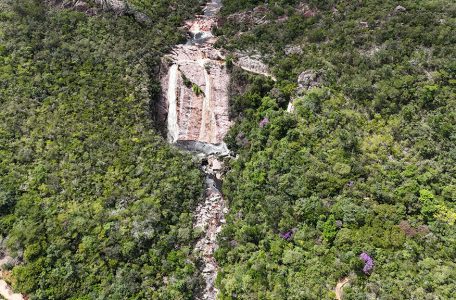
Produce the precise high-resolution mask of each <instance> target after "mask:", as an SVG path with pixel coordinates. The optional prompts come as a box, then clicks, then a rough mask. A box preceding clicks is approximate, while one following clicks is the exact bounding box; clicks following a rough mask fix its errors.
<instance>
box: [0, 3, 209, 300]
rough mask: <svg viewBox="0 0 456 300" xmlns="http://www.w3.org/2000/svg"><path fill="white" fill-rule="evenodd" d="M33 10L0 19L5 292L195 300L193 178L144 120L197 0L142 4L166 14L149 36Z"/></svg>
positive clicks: (188, 163) (127, 25)
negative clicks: (161, 70) (180, 25)
mask: <svg viewBox="0 0 456 300" xmlns="http://www.w3.org/2000/svg"><path fill="white" fill-rule="evenodd" d="M41 2H42V1H29V0H22V1H14V7H9V6H8V7H7V9H2V10H1V12H0V235H1V236H0V240H3V238H4V237H7V239H6V242H4V243H3V244H2V245H1V247H2V248H4V247H7V248H8V251H9V252H10V254H12V255H13V256H17V257H19V259H21V260H22V262H23V263H22V264H20V265H19V266H16V267H14V269H13V276H14V278H15V285H14V288H15V290H18V291H21V292H23V293H26V294H28V295H29V296H30V299H193V298H194V293H195V291H196V290H197V289H198V288H199V287H200V286H201V282H200V277H199V274H198V271H197V268H196V266H195V261H194V258H193V257H192V255H191V249H192V248H193V246H192V244H193V242H194V240H195V234H194V233H193V231H192V215H191V212H192V211H193V209H194V207H195V205H196V203H197V201H198V200H199V199H200V198H201V196H202V190H203V188H202V187H203V182H202V178H201V174H200V171H199V170H198V169H197V166H196V165H195V163H193V162H192V160H191V158H190V156H185V155H183V154H180V153H178V152H177V151H176V150H173V149H171V147H169V146H168V145H167V144H166V142H165V141H163V139H162V138H161V137H159V136H158V135H157V134H156V133H154V131H153V130H152V124H151V118H150V114H151V111H150V107H152V105H151V103H150V99H155V98H156V96H157V93H158V92H159V83H158V82H156V81H155V80H156V78H157V77H158V76H157V74H156V72H157V70H158V65H159V64H158V62H159V58H160V57H161V56H162V54H163V52H164V51H166V50H167V49H169V46H171V45H173V44H176V43H177V42H178V41H180V40H181V39H182V34H181V33H180V32H179V31H177V30H176V28H175V24H176V22H177V21H176V18H177V17H179V18H182V17H181V16H190V14H192V9H191V7H192V6H193V5H194V3H193V1H187V0H185V1H173V2H172V3H170V2H169V1H149V2H148V3H151V5H153V7H154V9H155V8H157V9H158V10H157V11H161V12H162V13H163V14H164V15H165V16H166V18H164V17H162V18H160V19H159V20H155V22H154V24H153V25H151V26H150V27H144V26H140V25H139V24H137V23H136V22H135V21H134V20H133V19H132V18H131V17H114V16H111V15H108V14H106V15H99V16H97V17H88V16H86V15H84V14H82V13H77V12H73V11H68V10H60V11H58V10H53V9H49V8H48V7H45V6H43V5H42V4H40V3H41ZM176 3H177V4H179V5H177V6H171V5H174V4H176ZM3 8H5V7H3ZM165 12H166V14H165ZM0 250H4V249H0Z"/></svg>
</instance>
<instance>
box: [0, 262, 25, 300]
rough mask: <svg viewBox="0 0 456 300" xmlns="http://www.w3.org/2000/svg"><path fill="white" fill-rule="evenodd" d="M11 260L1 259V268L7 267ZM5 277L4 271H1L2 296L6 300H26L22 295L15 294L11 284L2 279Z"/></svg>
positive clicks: (0, 293) (0, 288)
mask: <svg viewBox="0 0 456 300" xmlns="http://www.w3.org/2000/svg"><path fill="white" fill-rule="evenodd" d="M10 259H11V257H8V256H7V257H4V258H2V259H0V268H1V267H2V266H3V265H5V264H6V263H7V262H8V261H9V260H10ZM3 277H4V273H3V271H2V270H0V295H1V296H2V297H3V298H5V299H6V300H24V299H25V298H24V296H22V294H18V293H14V292H13V290H12V288H11V287H10V286H9V284H8V283H7V282H6V281H5V280H3V279H2V278H3Z"/></svg>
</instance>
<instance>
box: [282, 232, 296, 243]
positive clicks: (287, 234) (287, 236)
mask: <svg viewBox="0 0 456 300" xmlns="http://www.w3.org/2000/svg"><path fill="white" fill-rule="evenodd" d="M293 233H294V232H293V230H289V231H287V232H283V233H280V234H279V236H280V237H281V238H283V239H284V240H287V241H289V240H291V238H292V237H293Z"/></svg>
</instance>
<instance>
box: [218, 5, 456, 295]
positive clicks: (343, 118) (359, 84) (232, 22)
mask: <svg viewBox="0 0 456 300" xmlns="http://www.w3.org/2000/svg"><path fill="white" fill-rule="evenodd" d="M222 14H223V19H222V22H221V23H222V24H223V25H222V26H221V27H220V28H218V30H217V33H218V34H219V35H220V36H221V38H220V40H219V45H223V47H225V48H227V49H229V50H231V51H243V52H246V53H250V54H260V55H261V56H262V57H263V58H264V59H265V61H266V62H267V63H268V64H269V65H270V66H271V68H272V70H273V73H274V75H275V76H276V77H277V82H273V81H271V80H267V79H265V78H261V77H257V76H252V75H249V74H246V73H243V72H242V71H240V70H236V68H234V69H233V71H232V75H233V82H232V89H231V93H232V104H231V105H232V115H233V116H234V117H235V118H236V125H235V126H234V127H233V128H232V130H231V132H230V134H229V136H228V137H227V139H226V140H227V143H228V144H229V147H230V149H232V150H233V151H235V152H236V154H237V155H238V159H237V160H234V161H233V162H232V164H231V171H230V172H229V173H228V175H227V177H226V179H225V185H224V193H225V194H226V196H227V197H228V200H229V205H230V214H229V216H228V218H227V225H226V226H225V227H224V230H223V231H222V235H221V236H220V249H219V250H218V253H217V259H218V261H219V263H220V265H221V271H220V272H219V276H218V287H219V288H220V290H221V294H220V299H334V297H335V294H334V287H335V285H336V283H337V282H338V281H339V280H341V279H342V278H345V277H348V279H349V284H348V285H346V286H345V287H344V299H454V295H455V291H456V263H455V261H456V226H455V221H456V202H455V201H456V169H455V166H456V164H455V162H456V151H455V145H456V134H455V133H456V51H455V47H456V35H455V32H456V4H455V3H454V1H445V0H426V1H407V0H405V1H400V6H398V2H397V1H376V0H369V1H345V0H344V1H293V0H288V1H287V0H276V1H274V0H271V1H253V0H250V1H237V0H225V1H224V9H223V11H222ZM243 82H248V84H247V86H242V83H243ZM290 101H292V102H293V107H291V109H289V110H288V112H287V106H288V103H289V102H290Z"/></svg>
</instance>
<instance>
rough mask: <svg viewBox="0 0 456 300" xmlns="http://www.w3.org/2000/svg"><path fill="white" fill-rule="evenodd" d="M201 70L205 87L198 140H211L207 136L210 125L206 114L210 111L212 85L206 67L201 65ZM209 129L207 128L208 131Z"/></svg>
mask: <svg viewBox="0 0 456 300" xmlns="http://www.w3.org/2000/svg"><path fill="white" fill-rule="evenodd" d="M203 70H204V79H205V81H206V89H205V91H204V101H203V111H202V112H201V127H200V134H199V140H200V141H205V140H206V141H207V142H209V143H210V142H211V138H210V136H209V137H207V129H208V126H209V128H210V127H212V126H211V120H210V119H209V124H208V118H207V117H208V114H209V113H210V112H211V107H210V104H211V103H210V102H211V97H212V95H211V92H212V86H211V78H210V76H209V74H208V73H207V71H206V69H204V65H203ZM210 132H211V131H210V130H209V133H210Z"/></svg>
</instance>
